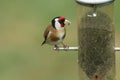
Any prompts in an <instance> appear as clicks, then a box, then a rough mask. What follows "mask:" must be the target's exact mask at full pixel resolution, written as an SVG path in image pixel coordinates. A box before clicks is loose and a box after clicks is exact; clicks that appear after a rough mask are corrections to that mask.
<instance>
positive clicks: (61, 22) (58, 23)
mask: <svg viewBox="0 0 120 80" xmlns="http://www.w3.org/2000/svg"><path fill="white" fill-rule="evenodd" d="M70 23H71V22H70V21H68V20H67V19H65V17H63V16H59V17H55V18H54V19H52V26H53V27H54V28H55V29H61V28H63V27H64V26H65V25H66V24H67V25H70Z"/></svg>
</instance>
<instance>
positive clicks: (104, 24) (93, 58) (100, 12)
mask: <svg viewBox="0 0 120 80" xmlns="http://www.w3.org/2000/svg"><path fill="white" fill-rule="evenodd" d="M76 2H77V3H78V15H77V18H78V39H79V40H78V41H79V48H78V63H79V76H80V80H115V50H114V47H115V46H114V45H115V32H114V6H113V2H114V0H76Z"/></svg>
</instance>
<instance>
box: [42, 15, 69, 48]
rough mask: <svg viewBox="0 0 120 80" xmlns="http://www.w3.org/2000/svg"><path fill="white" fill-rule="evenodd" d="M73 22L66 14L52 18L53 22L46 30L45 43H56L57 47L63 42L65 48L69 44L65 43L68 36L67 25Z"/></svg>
mask: <svg viewBox="0 0 120 80" xmlns="http://www.w3.org/2000/svg"><path fill="white" fill-rule="evenodd" d="M70 24H71V22H70V21H69V20H67V19H66V18H65V17H64V16H58V17H55V18H53V19H52V20H51V23H50V24H49V25H48V26H47V28H46V29H45V31H44V41H43V42H42V44H41V46H42V45H44V44H49V45H54V47H55V48H56V49H58V48H59V46H58V45H59V44H62V45H63V47H64V48H67V47H68V46H67V45H65V44H64V43H63V40H64V38H65V36H66V29H65V25H70Z"/></svg>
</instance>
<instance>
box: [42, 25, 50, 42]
mask: <svg viewBox="0 0 120 80" xmlns="http://www.w3.org/2000/svg"><path fill="white" fill-rule="evenodd" d="M51 27H52V25H49V26H48V27H47V28H46V30H45V32H44V38H45V41H46V39H47V38H48V36H49V32H50V30H51Z"/></svg>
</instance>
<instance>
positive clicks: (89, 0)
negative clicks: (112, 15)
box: [76, 0, 115, 6]
mask: <svg viewBox="0 0 120 80" xmlns="http://www.w3.org/2000/svg"><path fill="white" fill-rule="evenodd" d="M114 1H115V0H76V2H77V3H79V4H81V5H86V6H93V5H98V6H103V5H107V4H110V3H112V2H114Z"/></svg>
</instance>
